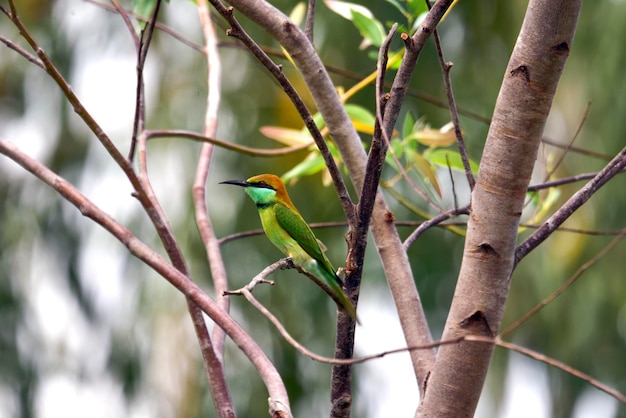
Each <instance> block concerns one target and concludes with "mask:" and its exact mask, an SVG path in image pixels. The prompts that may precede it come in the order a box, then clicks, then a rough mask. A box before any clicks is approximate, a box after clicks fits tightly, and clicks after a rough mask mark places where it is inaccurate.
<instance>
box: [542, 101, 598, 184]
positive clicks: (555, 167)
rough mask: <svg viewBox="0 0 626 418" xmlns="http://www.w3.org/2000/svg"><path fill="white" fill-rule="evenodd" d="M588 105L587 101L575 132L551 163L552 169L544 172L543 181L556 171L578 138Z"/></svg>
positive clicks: (585, 118) (586, 114) (587, 113)
mask: <svg viewBox="0 0 626 418" xmlns="http://www.w3.org/2000/svg"><path fill="white" fill-rule="evenodd" d="M590 107H591V103H587V106H586V107H585V111H584V112H583V117H582V118H581V120H580V122H579V123H578V127H577V128H576V132H574V135H573V136H572V139H571V140H570V141H569V143H568V144H567V145H566V146H565V152H563V153H562V154H561V155H560V156H559V158H558V159H557V160H556V161H555V162H554V165H553V167H552V169H551V170H550V171H549V172H547V173H546V175H545V177H544V181H548V179H549V178H550V177H552V175H553V174H554V173H555V172H556V170H557V169H558V168H559V166H560V165H561V163H562V162H563V160H564V159H565V156H567V154H568V153H569V151H570V149H571V148H572V146H573V144H574V142H575V141H576V138H578V135H579V134H580V131H582V129H583V125H584V124H585V121H586V120H587V116H588V115H589V108H590Z"/></svg>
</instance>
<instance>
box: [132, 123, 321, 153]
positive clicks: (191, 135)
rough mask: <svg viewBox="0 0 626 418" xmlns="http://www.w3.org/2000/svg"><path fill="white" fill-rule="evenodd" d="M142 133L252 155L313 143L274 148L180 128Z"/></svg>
mask: <svg viewBox="0 0 626 418" xmlns="http://www.w3.org/2000/svg"><path fill="white" fill-rule="evenodd" d="M144 135H146V137H147V138H148V139H152V138H175V137H179V138H186V139H191V140H193V141H198V142H206V143H210V144H213V145H217V146H218V147H221V148H225V149H229V150H231V151H236V152H239V153H241V154H246V155H251V156H253V157H281V156H283V155H288V154H292V153H294V152H298V151H302V150H305V149H307V148H309V147H310V146H311V145H313V142H312V141H311V142H310V143H306V144H299V145H294V146H291V147H283V148H276V149H263V148H252V147H246V146H245V145H239V144H234V143H232V142H228V141H224V140H221V139H216V138H211V137H208V136H206V135H202V134H199V133H196V132H192V131H186V130H182V129H168V130H146V131H144Z"/></svg>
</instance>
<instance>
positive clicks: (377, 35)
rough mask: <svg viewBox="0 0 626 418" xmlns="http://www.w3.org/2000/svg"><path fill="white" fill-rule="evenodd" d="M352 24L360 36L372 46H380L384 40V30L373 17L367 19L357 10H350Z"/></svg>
mask: <svg viewBox="0 0 626 418" xmlns="http://www.w3.org/2000/svg"><path fill="white" fill-rule="evenodd" d="M352 23H354V26H356V28H357V29H358V30H359V33H360V34H361V36H362V37H363V38H364V39H366V40H367V41H369V43H371V44H372V45H374V46H377V47H379V46H381V45H382V43H383V40H384V39H385V36H386V34H385V28H383V25H382V23H380V22H379V21H378V20H377V19H376V18H374V17H368V16H366V15H364V14H363V13H361V12H359V11H358V10H352Z"/></svg>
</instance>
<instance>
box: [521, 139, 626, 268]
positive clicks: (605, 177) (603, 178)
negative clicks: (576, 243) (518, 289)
mask: <svg viewBox="0 0 626 418" xmlns="http://www.w3.org/2000/svg"><path fill="white" fill-rule="evenodd" d="M624 168H626V147H625V148H623V149H622V150H621V151H620V152H619V153H618V154H617V155H616V156H615V158H613V160H611V162H609V163H608V164H607V165H606V166H605V167H604V168H603V169H602V170H601V171H600V172H599V173H598V174H596V175H595V176H594V177H593V179H592V180H591V181H589V182H588V183H587V184H586V185H585V186H584V187H583V188H582V189H580V190H579V191H578V192H576V193H575V194H574V195H573V196H572V197H570V198H569V199H568V201H567V202H566V203H565V204H564V205H563V206H561V208H560V209H559V210H557V211H556V212H555V213H554V214H553V215H552V216H551V217H550V218H548V220H546V221H545V222H544V223H543V225H542V226H541V227H540V228H539V229H537V230H536V231H535V232H534V233H533V234H532V235H530V236H529V237H528V238H526V239H525V240H524V242H522V243H521V244H520V245H519V246H518V247H517V248H516V250H515V263H514V266H515V265H517V264H518V263H519V262H520V261H521V260H522V258H524V257H525V256H526V255H527V254H528V253H529V252H531V251H532V250H533V249H535V248H536V247H537V246H538V245H539V244H541V243H542V242H543V241H545V240H546V238H548V237H549V236H550V234H551V233H552V231H554V230H556V229H557V228H558V227H559V226H561V225H562V224H563V222H565V221H566V220H567V219H568V218H569V217H570V216H571V215H572V213H574V212H575V211H576V210H577V209H578V208H579V207H581V206H582V205H583V204H585V203H586V202H587V200H589V198H590V197H591V196H593V195H594V193H595V192H597V191H598V190H599V189H600V188H601V187H602V186H603V185H604V184H606V182H607V181H609V180H611V179H612V178H613V177H614V176H615V175H617V174H618V173H619V172H621V171H622V170H624ZM514 268H515V267H514Z"/></svg>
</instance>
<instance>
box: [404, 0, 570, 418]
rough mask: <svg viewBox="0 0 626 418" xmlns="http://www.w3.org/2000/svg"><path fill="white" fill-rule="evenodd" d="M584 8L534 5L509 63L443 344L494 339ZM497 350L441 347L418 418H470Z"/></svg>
mask: <svg viewBox="0 0 626 418" xmlns="http://www.w3.org/2000/svg"><path fill="white" fill-rule="evenodd" d="M581 5H582V1H581V0H556V1H555V0H531V1H530V3H529V5H528V9H527V11H526V17H525V19H524V23H523V26H522V29H521V32H520V34H519V36H518V39H517V43H516V45H515V48H514V50H513V53H512V56H511V59H510V61H509V64H508V67H507V70H506V73H505V75H504V80H503V82H502V87H501V89H500V94H499V96H498V100H497V102H496V108H495V110H494V115H493V119H492V123H491V127H490V129H489V134H488V137H487V141H486V145H485V149H484V152H483V156H482V159H481V163H480V172H479V175H478V178H477V182H476V186H475V188H474V190H473V193H472V205H471V211H470V219H469V221H468V227H467V238H466V241H465V249H464V254H463V263H462V266H461V271H460V273H459V278H458V283H457V287H456V290H455V294H454V298H453V301H452V306H451V309H450V313H449V316H448V319H447V322H446V326H445V330H444V333H443V339H444V340H447V339H453V338H458V337H462V336H467V335H478V336H482V337H495V336H496V335H497V334H498V330H499V328H500V324H501V321H502V316H503V313H504V307H505V303H506V300H507V297H508V292H509V284H510V278H511V274H512V269H513V265H514V264H513V263H514V252H515V245H516V239H517V229H518V223H519V219H520V216H521V213H522V207H523V204H524V199H525V196H526V188H527V187H528V183H529V181H530V176H531V174H532V170H533V166H534V162H535V158H536V155H537V150H538V148H539V143H540V140H541V136H542V133H543V128H544V125H545V121H546V119H547V117H548V113H549V111H550V107H551V104H552V99H553V97H554V93H555V91H556V87H557V84H558V81H559V79H560V76H561V73H562V71H563V67H564V65H565V61H566V60H567V57H568V54H569V50H570V48H571V43H572V38H573V36H574V31H575V28H576V23H577V21H578V14H579V12H580V8H581ZM493 348H494V346H493V345H492V344H487V343H482V342H470V341H464V342H462V343H459V344H454V345H445V346H442V347H440V348H439V351H438V354H437V360H436V363H435V368H434V370H433V372H432V374H431V376H430V379H429V380H428V384H427V387H426V394H425V396H424V399H423V400H422V403H421V404H420V406H419V408H418V410H417V412H416V417H470V416H473V414H474V411H475V410H476V405H477V404H478V399H479V397H480V394H481V391H482V387H483V383H484V380H485V376H486V374H487V369H488V367H489V363H490V361H491V356H492V353H493Z"/></svg>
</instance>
